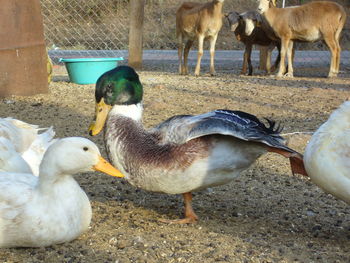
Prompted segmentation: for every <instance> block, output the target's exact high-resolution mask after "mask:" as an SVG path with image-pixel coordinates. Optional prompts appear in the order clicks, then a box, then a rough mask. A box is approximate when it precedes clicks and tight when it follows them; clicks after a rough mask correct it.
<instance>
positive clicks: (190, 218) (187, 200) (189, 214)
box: [159, 193, 198, 224]
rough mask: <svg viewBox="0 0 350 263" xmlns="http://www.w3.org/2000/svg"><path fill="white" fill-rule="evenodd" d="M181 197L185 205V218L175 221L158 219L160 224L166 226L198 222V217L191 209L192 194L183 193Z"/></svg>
mask: <svg viewBox="0 0 350 263" xmlns="http://www.w3.org/2000/svg"><path fill="white" fill-rule="evenodd" d="M182 195H183V198H184V204H185V218H182V219H175V220H169V219H159V221H160V222H163V223H168V224H193V223H196V222H197V221H198V216H197V215H196V214H195V212H194V211H193V208H192V193H184V194H182Z"/></svg>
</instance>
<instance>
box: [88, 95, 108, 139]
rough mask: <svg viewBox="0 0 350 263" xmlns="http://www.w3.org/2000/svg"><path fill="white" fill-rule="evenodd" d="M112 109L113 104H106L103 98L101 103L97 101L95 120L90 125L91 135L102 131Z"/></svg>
mask: <svg viewBox="0 0 350 263" xmlns="http://www.w3.org/2000/svg"><path fill="white" fill-rule="evenodd" d="M111 109H112V106H111V105H108V104H106V103H105V102H104V99H103V98H102V99H101V101H100V102H99V103H96V113H95V121H94V122H93V123H91V124H90V127H89V134H90V135H91V136H95V135H97V134H99V133H100V132H101V131H102V129H103V126H104V125H105V122H106V119H107V116H108V113H109V111H110V110H111Z"/></svg>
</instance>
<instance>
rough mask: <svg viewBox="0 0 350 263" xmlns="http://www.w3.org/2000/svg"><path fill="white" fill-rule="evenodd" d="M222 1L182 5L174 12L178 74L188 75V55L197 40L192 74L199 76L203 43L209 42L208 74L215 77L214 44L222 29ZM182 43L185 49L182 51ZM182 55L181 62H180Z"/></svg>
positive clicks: (215, 0)
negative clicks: (194, 65) (194, 66)
mask: <svg viewBox="0 0 350 263" xmlns="http://www.w3.org/2000/svg"><path fill="white" fill-rule="evenodd" d="M223 2H224V0H213V1H211V2H208V3H193V2H185V3H183V4H182V5H181V6H180V7H179V9H178V10H177V12H176V36H177V40H178V56H179V73H180V74H188V66H187V62H188V53H189V51H190V48H191V46H192V45H193V42H194V41H195V40H196V39H198V57H197V65H196V69H195V72H194V74H195V75H196V76H198V75H199V72H200V66H201V59H202V56H203V42H204V40H205V39H209V41H210V74H211V75H215V68H214V54H215V43H216V39H217V37H218V33H219V31H220V29H221V27H222V17H223V14H222V6H223ZM184 42H186V44H185V48H184V49H183V45H184ZM182 54H183V60H182Z"/></svg>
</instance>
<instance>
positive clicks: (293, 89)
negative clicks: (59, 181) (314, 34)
mask: <svg viewBox="0 0 350 263" xmlns="http://www.w3.org/2000/svg"><path fill="white" fill-rule="evenodd" d="M176 68H177V66H176V65H168V64H166V63H164V64H163V65H162V64H158V65H157V66H155V65H152V64H149V65H148V66H147V67H145V69H144V70H143V71H140V72H139V73H140V77H141V81H142V82H143V83H144V88H145V97H144V106H145V112H144V124H145V126H147V127H151V126H153V125H155V124H157V123H159V122H160V121H162V120H165V119H166V118H168V117H170V116H172V115H175V114H188V113H191V114H197V113H203V112H206V111H210V110H213V109H217V108H227V109H233V110H243V111H247V112H249V113H252V114H255V115H257V116H258V117H269V118H272V119H274V120H276V121H278V122H280V123H281V124H282V125H283V126H284V131H283V133H293V132H306V133H304V134H294V135H286V137H287V138H288V141H289V146H290V147H292V148H294V149H296V150H298V151H300V152H303V150H304V148H305V146H306V144H307V141H308V139H309V138H310V133H311V132H313V131H315V129H317V128H318V126H319V125H320V124H321V123H323V122H324V121H325V120H326V119H327V118H328V116H329V114H330V113H331V112H332V111H333V110H334V109H336V108H337V107H338V106H339V105H340V104H341V103H342V102H343V101H344V100H345V99H346V98H347V97H349V96H350V78H349V77H350V72H349V70H347V71H345V72H343V73H342V74H341V76H340V78H337V79H325V78H320V76H324V75H326V74H327V69H321V70H320V71H319V70H318V69H315V68H313V69H307V68H299V69H297V70H296V75H297V76H299V77H296V78H295V79H280V80H276V79H274V78H272V77H266V76H262V75H258V76H253V77H246V76H238V75H237V72H238V69H237V70H235V71H232V70H231V69H230V66H229V65H225V67H224V66H221V67H220V66H218V67H217V71H218V75H217V76H215V77H210V76H209V75H208V74H207V72H208V67H205V66H204V67H203V70H202V72H203V75H202V76H200V77H194V76H192V75H190V76H179V75H178V74H177V73H176ZM192 71H193V68H192ZM55 72H56V75H55V77H54V82H52V83H51V84H50V91H49V94H44V95H37V96H33V97H11V98H6V99H4V100H2V101H1V104H0V112H1V116H0V117H5V116H12V117H15V118H18V119H22V120H24V121H27V122H30V123H35V124H39V125H41V126H42V127H48V126H51V125H52V126H54V129H55V130H56V133H57V136H58V137H66V136H85V137H88V134H87V129H88V125H89V123H90V121H91V120H92V118H93V114H94V85H84V86H82V85H77V84H72V83H69V82H68V78H67V76H66V75H64V72H63V71H62V69H61V70H57V68H56V71H55ZM57 72H58V73H57ZM61 73H63V74H61ZM306 76H308V77H306ZM309 76H312V77H311V78H310V77H309ZM89 138H90V139H91V140H93V141H95V142H96V143H97V144H98V146H99V147H100V149H101V151H102V154H103V155H104V156H106V154H105V151H104V146H103V142H102V135H99V136H97V137H96V138H95V137H92V138H91V137H89ZM75 178H76V180H77V181H78V182H79V184H80V185H81V187H82V188H83V189H84V190H85V191H86V192H87V194H88V196H89V197H90V199H91V203H92V209H93V219H92V222H91V228H90V229H89V231H87V232H86V233H85V234H83V235H82V236H80V237H79V238H78V239H76V240H74V241H73V242H70V243H66V244H60V245H55V246H52V247H47V248H39V249H3V250H1V252H0V262H119V263H128V262H194V263H197V262H203V263H207V262H350V253H349V252H350V213H349V208H348V206H347V205H346V204H345V203H343V202H342V201H339V200H336V199H335V198H333V197H332V196H329V195H327V194H325V193H323V192H322V191H321V190H320V189H319V188H318V187H316V186H315V185H313V184H312V183H311V182H309V181H308V180H307V179H306V178H303V177H302V176H292V175H291V172H290V169H289V162H288V160H287V159H284V158H283V157H280V156H279V155H276V154H271V153H270V154H266V155H264V156H262V157H261V158H260V159H259V160H258V161H257V162H256V163H255V164H254V165H253V166H252V167H251V168H250V169H249V170H247V171H245V172H244V173H243V174H242V175H241V176H240V177H239V178H237V179H236V180H234V181H233V182H232V183H230V184H228V185H225V186H222V187H217V188H212V189H208V190H206V191H203V192H198V193H195V194H194V202H193V206H194V209H195V211H196V212H197V215H198V216H199V217H200V221H199V222H198V223H197V224H193V225H167V224H163V223H160V222H159V221H158V219H159V218H173V219H176V218H179V217H180V216H181V215H182V209H183V206H182V198H181V196H175V195H165V194H156V193H151V192H145V191H143V190H140V189H136V188H134V187H132V186H130V185H129V184H128V183H127V182H126V181H123V180H118V179H115V178H112V177H109V176H106V175H103V174H99V173H90V174H89V173H88V174H80V175H77V176H75Z"/></svg>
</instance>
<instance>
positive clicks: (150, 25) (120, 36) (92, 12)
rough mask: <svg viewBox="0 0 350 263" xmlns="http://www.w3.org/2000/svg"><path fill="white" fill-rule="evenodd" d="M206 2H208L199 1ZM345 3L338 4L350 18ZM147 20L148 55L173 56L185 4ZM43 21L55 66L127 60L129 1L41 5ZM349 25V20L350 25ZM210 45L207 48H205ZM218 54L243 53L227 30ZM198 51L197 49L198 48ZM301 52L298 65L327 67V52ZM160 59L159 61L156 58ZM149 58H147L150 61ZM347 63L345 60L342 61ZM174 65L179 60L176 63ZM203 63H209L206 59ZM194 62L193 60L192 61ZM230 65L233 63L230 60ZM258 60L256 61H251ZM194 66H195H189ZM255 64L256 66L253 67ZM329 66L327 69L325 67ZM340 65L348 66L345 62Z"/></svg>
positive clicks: (238, 5)
mask: <svg viewBox="0 0 350 263" xmlns="http://www.w3.org/2000/svg"><path fill="white" fill-rule="evenodd" d="M197 1H198V2H207V1H208V0H197ZM346 1H347V0H339V1H337V2H340V3H341V4H343V5H344V6H345V7H346V11H347V13H348V14H349V15H350V12H349V7H348V6H347V4H346V3H347V2H346ZM145 2H146V4H145V19H144V34H143V39H144V49H145V50H175V49H176V43H177V41H176V37H175V13H176V9H177V8H178V7H179V5H180V4H181V3H182V1H177V0H146V1H145ZM304 2H308V1H301V0H289V1H286V6H289V5H293V4H302V3H304ZM41 4H42V13H43V17H44V29H45V37H46V42H47V47H48V50H49V54H50V56H52V57H53V59H54V62H57V57H70V56H90V57H91V56H99V57H108V56H123V57H125V58H127V56H128V52H127V49H128V33H129V1H128V0H84V1H82V0H41ZM252 9H256V1H255V0H236V1H225V3H224V12H229V11H232V10H235V11H238V12H243V11H246V10H252ZM348 20H350V19H348ZM342 35H343V36H342V41H341V46H342V49H343V50H344V51H345V52H348V51H350V23H349V21H347V24H346V26H345V28H344V30H343V34H342ZM207 47H208V45H207V44H206V45H205V48H207ZM216 48H217V50H241V51H242V50H243V48H244V46H243V44H241V43H240V42H238V41H237V40H236V39H235V37H234V35H233V34H232V32H230V31H229V27H228V24H227V23H226V21H225V23H224V26H223V28H222V30H221V32H220V34H219V38H218V41H217V45H216ZM194 49H196V47H194ZM297 49H299V50H312V51H317V52H318V51H322V50H323V51H327V48H326V46H325V45H324V44H323V43H322V42H317V43H314V44H297ZM317 52H316V53H315V52H311V51H310V52H303V57H301V58H298V57H296V58H297V59H299V62H300V63H302V62H304V63H306V64H310V65H311V64H312V63H314V62H315V61H316V60H315V57H316V58H318V59H319V60H318V63H317V64H320V63H321V64H323V65H326V64H327V63H329V54H328V52H323V53H322V52H321V53H317ZM147 54H152V58H159V59H162V58H163V57H164V56H165V55H164V54H162V52H151V53H150V52H148V53H147ZM158 54H159V55H158ZM146 56H147V55H146ZM343 57H347V55H345V56H343ZM173 58H175V59H176V55H175V54H174V57H172V59H173ZM204 58H205V57H204ZM190 59H191V57H190ZM227 59H228V60H232V59H231V57H227ZM253 60H254V57H253ZM190 63H191V61H190ZM253 63H254V61H253ZM325 63H326V64H325ZM342 63H343V64H344V63H345V64H346V65H347V63H350V62H347V61H345V60H344V59H342Z"/></svg>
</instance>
